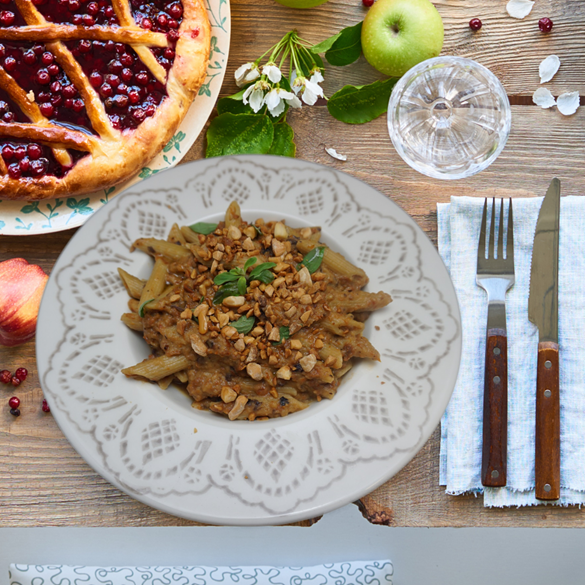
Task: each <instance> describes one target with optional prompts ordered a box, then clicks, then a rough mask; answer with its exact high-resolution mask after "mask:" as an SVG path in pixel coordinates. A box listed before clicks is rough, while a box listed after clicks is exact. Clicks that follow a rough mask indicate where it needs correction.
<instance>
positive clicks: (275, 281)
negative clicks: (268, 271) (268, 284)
mask: <svg viewBox="0 0 585 585" xmlns="http://www.w3.org/2000/svg"><path fill="white" fill-rule="evenodd" d="M283 282H284V276H279V277H278V278H277V279H275V280H274V282H273V283H272V286H273V287H274V288H278V287H279V286H280V285H281V284H282V283H283Z"/></svg>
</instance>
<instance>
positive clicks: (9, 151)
mask: <svg viewBox="0 0 585 585" xmlns="http://www.w3.org/2000/svg"><path fill="white" fill-rule="evenodd" d="M13 156H14V148H13V147H12V145H10V144H5V145H4V146H3V147H2V157H3V158H4V160H10V159H12V157H13ZM4 372H8V370H2V371H1V372H0V382H2V381H3V380H2V374H3V373H4ZM9 373H10V372H9ZM4 383H5V384H8V382H4Z"/></svg>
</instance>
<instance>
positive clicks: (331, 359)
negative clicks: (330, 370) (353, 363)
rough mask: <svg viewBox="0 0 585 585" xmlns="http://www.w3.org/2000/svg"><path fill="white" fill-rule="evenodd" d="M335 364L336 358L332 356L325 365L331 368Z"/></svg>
mask: <svg viewBox="0 0 585 585" xmlns="http://www.w3.org/2000/svg"><path fill="white" fill-rule="evenodd" d="M334 362H335V358H334V357H333V356H332V355H330V356H329V357H328V358H327V359H326V360H325V365H326V366H330V365H331V364H333V363H334Z"/></svg>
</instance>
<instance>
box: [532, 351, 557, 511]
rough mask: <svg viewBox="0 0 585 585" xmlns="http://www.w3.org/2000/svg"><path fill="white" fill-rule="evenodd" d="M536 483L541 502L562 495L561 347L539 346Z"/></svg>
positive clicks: (537, 495) (555, 498)
mask: <svg viewBox="0 0 585 585" xmlns="http://www.w3.org/2000/svg"><path fill="white" fill-rule="evenodd" d="M534 481H535V487H536V497H537V498H538V499H539V500H558V499H559V496H560V495H561V424H560V402H559V346H558V345H557V344H556V343H553V342H551V341H543V342H540V343H539V344H538V369H537V374H536V458H535V470H534Z"/></svg>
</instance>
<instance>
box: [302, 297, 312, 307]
mask: <svg viewBox="0 0 585 585" xmlns="http://www.w3.org/2000/svg"><path fill="white" fill-rule="evenodd" d="M299 302H300V303H301V305H310V304H311V303H312V302H313V301H312V299H311V295H302V296H301V298H300V299H299Z"/></svg>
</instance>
